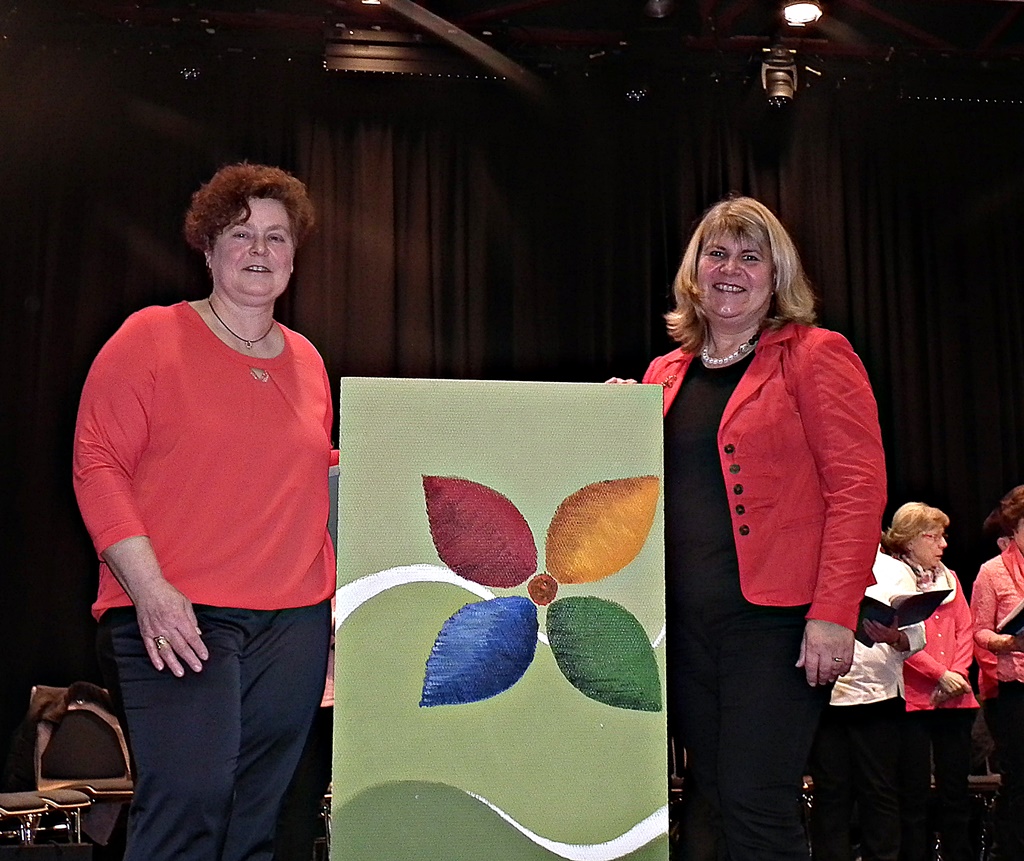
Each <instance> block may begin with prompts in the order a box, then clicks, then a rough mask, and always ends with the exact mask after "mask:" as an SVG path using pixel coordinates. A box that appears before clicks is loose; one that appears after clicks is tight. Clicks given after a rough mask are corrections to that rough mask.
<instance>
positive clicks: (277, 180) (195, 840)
mask: <svg viewBox="0 0 1024 861" xmlns="http://www.w3.org/2000/svg"><path fill="white" fill-rule="evenodd" d="M313 219H314V214H313V207H312V204H311V203H310V200H309V198H308V196H307V194H306V189H305V186H304V185H303V184H302V183H301V182H300V181H299V180H298V179H296V178H295V177H293V176H291V175H290V174H287V173H286V172H284V171H282V170H280V169H278V168H273V167H264V166H260V165H252V164H238V165H231V166H228V167H225V168H223V169H221V170H220V171H218V172H217V174H216V175H215V176H214V177H213V178H212V179H211V180H210V181H209V182H208V183H207V184H206V185H204V186H203V187H202V188H200V189H199V191H197V192H196V194H195V195H194V196H193V198H192V205H191V208H190V209H189V211H188V214H187V216H186V219H185V236H186V239H187V240H188V242H189V244H190V245H191V246H192V247H193V248H195V249H196V250H198V251H199V252H201V253H202V254H203V255H204V256H205V258H206V264H207V267H208V268H209V271H210V276H211V280H212V290H211V293H210V295H209V296H208V297H206V298H204V299H200V300H198V301H194V302H180V303H178V304H176V305H172V306H170V307H149V308H144V309H143V310H141V311H138V312H136V313H135V314H133V315H132V316H130V317H129V318H128V319H127V321H126V322H125V323H124V324H123V325H122V326H121V328H120V329H119V330H118V331H117V332H116V333H115V334H114V336H113V337H112V338H111V339H110V340H109V341H108V342H107V343H106V345H105V346H104V347H103V349H102V350H101V351H100V353H99V355H98V356H97V358H96V360H95V362H94V363H93V366H92V368H91V370H90V371H89V375H88V378H87V380H86V382H85V387H84V389H83V392H82V399H81V405H80V408H79V414H78V423H77V427H76V429H75V449H74V482H75V491H76V493H77V496H78V500H79V506H80V508H81V511H82V516H83V518H84V520H85V523H86V526H87V528H88V529H89V532H90V534H91V536H92V539H93V542H94V544H95V547H96V550H97V552H98V553H99V555H100V559H101V561H100V580H99V595H98V597H97V599H96V603H95V604H94V606H93V612H94V614H95V616H96V617H97V618H98V619H99V633H98V650H99V653H100V661H101V666H102V667H103V670H104V674H105V676H106V678H107V683H108V685H109V686H110V687H111V689H112V690H113V691H114V692H115V693H116V694H117V696H118V697H119V698H120V700H121V703H122V706H123V710H124V714H125V717H126V720H127V729H128V736H129V741H130V744H131V749H132V755H133V760H134V764H135V769H136V775H135V776H136V784H135V797H134V800H133V802H132V806H131V811H130V815H129V821H128V842H127V851H126V855H125V858H126V859H128V861H160V859H182V858H187V859H189V861H221V859H223V861H233V859H243V858H244V859H260V858H262V859H269V858H271V856H272V852H273V838H274V825H275V819H276V817H277V813H278V808H279V807H280V803H281V796H282V794H283V793H284V791H285V787H287V785H288V781H289V779H290V778H291V775H292V773H293V771H294V769H295V764H296V761H297V760H298V757H299V754H300V752H301V750H302V746H303V742H304V741H305V739H306V734H307V731H308V729H309V726H310V723H311V722H312V719H313V715H314V713H315V712H316V709H317V705H318V704H319V701H320V695H321V692H322V691H323V686H324V674H325V667H326V664H327V648H328V638H329V635H330V603H329V598H330V596H331V595H332V593H333V591H334V576H335V575H334V555H333V550H332V547H331V542H330V541H329V539H328V534H327V516H328V494H327V482H326V481H325V480H324V476H325V475H327V471H328V467H329V464H330V458H331V423H332V407H331V394H330V385H329V383H328V380H327V373H326V371H325V369H324V364H323V361H322V359H321V358H320V356H319V354H318V353H317V351H316V350H315V349H314V348H313V346H312V345H311V344H310V343H309V342H308V341H307V340H306V339H305V338H303V337H302V336H300V335H298V334H297V333H295V332H293V331H291V330H289V329H287V328H285V327H284V326H282V325H281V324H280V323H278V322H276V321H275V320H274V303H275V301H276V299H277V298H278V297H279V296H280V295H281V294H282V293H283V292H284V290H285V288H286V287H287V286H288V281H289V279H290V277H291V273H292V266H293V262H294V256H295V249H296V248H297V247H298V246H299V244H300V243H301V242H302V240H303V239H304V238H305V237H306V236H308V234H309V232H310V230H311V228H312V225H313Z"/></svg>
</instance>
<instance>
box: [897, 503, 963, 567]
mask: <svg viewBox="0 0 1024 861" xmlns="http://www.w3.org/2000/svg"><path fill="white" fill-rule="evenodd" d="M947 526H949V517H947V516H946V514H945V512H943V511H940V510H939V509H938V508H932V506H930V505H925V504H924V503H923V502H906V503H904V504H903V505H901V506H900V507H899V508H897V509H896V513H895V514H893V516H892V525H891V526H890V527H889V528H888V529H886V530H885V532H883V533H882V549H883V550H884V551H885V552H886V553H888V554H890V555H891V556H899V555H900V554H902V553H906V552H907V548H908V547H909V546H910V542H911V541H913V540H914V539H915V538H917V537H919V536H920V535H923V534H924V533H925V532H928V531H930V530H933V529H945V528H946V527H947Z"/></svg>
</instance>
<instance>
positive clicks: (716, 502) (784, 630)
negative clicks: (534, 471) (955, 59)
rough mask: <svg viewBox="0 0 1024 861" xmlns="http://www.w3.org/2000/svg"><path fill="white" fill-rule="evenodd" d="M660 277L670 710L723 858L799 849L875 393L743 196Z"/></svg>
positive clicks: (849, 602)
mask: <svg viewBox="0 0 1024 861" xmlns="http://www.w3.org/2000/svg"><path fill="white" fill-rule="evenodd" d="M673 294H674V297H675V308H674V310H672V311H671V312H670V313H669V314H668V315H667V318H666V319H667V321H668V332H669V334H670V336H671V337H672V338H673V339H674V340H676V341H677V342H678V343H679V348H678V349H676V350H674V351H673V352H671V353H669V354H668V355H666V356H663V357H661V358H658V359H655V360H654V362H653V363H652V364H651V366H650V368H649V369H648V371H647V373H646V375H645V376H644V380H643V382H645V383H650V384H653V385H659V386H661V387H662V388H663V390H664V411H665V532H666V551H667V577H668V583H667V610H668V617H669V629H668V631H669V633H668V661H669V667H668V671H669V722H670V730H671V732H672V733H673V735H674V737H675V738H676V740H677V741H679V742H682V744H683V745H684V746H685V749H686V754H687V762H688V768H689V769H690V772H691V774H692V775H693V777H694V780H695V784H696V791H697V792H698V793H700V794H701V795H702V796H703V799H704V800H705V801H706V802H707V803H708V804H709V805H710V807H711V809H712V810H713V811H715V815H716V816H717V818H718V827H717V834H718V840H719V841H721V842H722V843H723V844H724V845H722V846H721V847H720V849H722V850H724V852H725V853H727V855H728V857H729V858H730V859H731V861H782V859H787V861H797V859H800V861H806V858H807V845H806V841H805V837H804V832H803V827H802V823H801V819H800V807H799V803H798V800H799V795H800V789H801V785H802V777H803V771H804V766H805V764H806V760H807V754H808V751H809V750H810V746H811V740H812V738H813V735H814V730H815V727H816V726H817V723H818V718H819V715H820V713H821V709H822V708H823V707H824V705H825V704H826V703H827V702H828V696H829V693H830V691H831V686H832V684H833V683H834V682H835V681H836V679H837V678H838V677H839V676H840V675H841V674H842V673H845V672H846V671H847V670H849V668H850V663H851V660H852V658H853V642H854V639H853V629H854V627H855V625H856V621H857V609H858V605H859V602H860V599H861V596H862V595H863V594H864V589H865V587H866V585H867V584H868V582H869V581H870V578H871V565H872V562H873V560H874V558H875V550H876V547H877V543H878V534H879V532H880V530H881V516H882V509H883V507H884V504H885V463H884V458H883V453H882V443H881V437H880V433H879V428H878V419H877V409H876V406H875V400H874V397H873V395H872V393H871V387H870V385H869V383H868V378H867V374H866V373H865V370H864V367H863V365H862V364H861V362H860V360H859V359H858V358H857V356H856V354H855V353H854V352H853V350H852V348H851V347H850V344H849V343H848V342H847V341H846V339H845V338H843V337H842V336H841V335H839V334H837V333H835V332H830V331H827V330H825V329H819V328H816V327H815V325H814V323H815V313H814V295H813V293H812V291H811V287H810V284H809V283H808V280H807V278H806V276H805V274H804V271H803V267H802V266H801V263H800V258H799V255H798V254H797V250H796V247H795V245H794V243H793V240H792V239H791V238H790V236H789V234H788V233H787V232H786V230H785V228H784V227H783V226H782V224H781V223H780V222H779V220H778V219H777V218H776V217H775V215H774V214H772V212H771V211H770V210H769V209H768V208H767V207H765V206H764V205H763V204H761V203H759V202H758V201H756V200H753V199H751V198H747V197H736V198H731V199H727V200H724V201H722V202H720V203H718V204H716V205H715V206H713V207H712V208H711V209H710V210H708V212H707V213H706V214H705V215H704V217H703V219H702V220H701V222H700V224H699V225H698V226H697V228H696V230H695V232H694V234H693V237H692V238H691V240H690V242H689V245H688V246H687V249H686V252H685V254H684V255H683V260H682V264H681V266H680V268H679V272H678V274H677V275H676V279H675V283H674V285H673ZM611 382H629V381H623V380H619V379H617V378H615V379H613V380H612V381H611ZM685 839H686V835H685V834H684V840H685Z"/></svg>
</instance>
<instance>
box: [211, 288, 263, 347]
mask: <svg viewBox="0 0 1024 861" xmlns="http://www.w3.org/2000/svg"><path fill="white" fill-rule="evenodd" d="M206 302H207V304H208V305H209V306H210V310H211V311H213V316H214V317H216V318H217V320H218V322H219V323H220V324H221V325H222V326H223V327H224V328H225V329H227V330H228V331H229V332H230V333H231V334H232V335H234V336H235V337H236V338H238V340H239V341H241V342H242V343H243V344H245V346H246V347H248V348H249V349H250V350H251V349H252V345H253V344H256V343H258V342H260V341H262V340H263V339H264V338H266V337H267V335H269V334H270V332H271V330H272V329H273V328H274V321H273V320H271V321H270V328H269V329H267V331H266V332H264V333H263V334H262V335H260V336H259V337H258V338H253V339H252V340H250V339H249V338H243V337H242V336H241V335H239V334H236V333H235V332H234V330H232V328H231V327H230V326H229V325H228V324H227V323H225V322H224V321H223V320H221V318H220V314H218V313H217V309H216V308H214V307H213V297H212V296H210V297H207V299H206Z"/></svg>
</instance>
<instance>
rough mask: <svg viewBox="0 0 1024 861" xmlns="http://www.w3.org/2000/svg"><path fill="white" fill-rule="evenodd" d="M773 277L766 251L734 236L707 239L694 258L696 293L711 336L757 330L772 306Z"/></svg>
mask: <svg viewBox="0 0 1024 861" xmlns="http://www.w3.org/2000/svg"><path fill="white" fill-rule="evenodd" d="M774 274H775V273H774V267H773V266H772V260H771V254H770V253H769V252H768V249H766V248H762V247H760V246H759V245H757V244H755V243H753V242H750V241H749V240H744V239H742V238H739V237H735V236H728V235H724V236H716V237H708V239H707V241H706V242H705V243H704V245H703V247H702V248H701V252H700V256H699V258H698V259H697V290H698V293H699V295H700V298H699V302H700V306H701V308H702V309H703V310H704V313H705V315H706V316H707V320H708V325H709V326H710V327H711V331H712V333H713V334H714V333H715V332H718V333H721V334H739V333H744V332H747V331H749V330H752V329H756V328H757V327H758V326H759V325H760V323H761V321H762V320H763V319H764V318H765V317H766V316H767V314H768V309H769V307H770V305H771V301H772V293H773V292H774V289H775V282H774Z"/></svg>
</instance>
